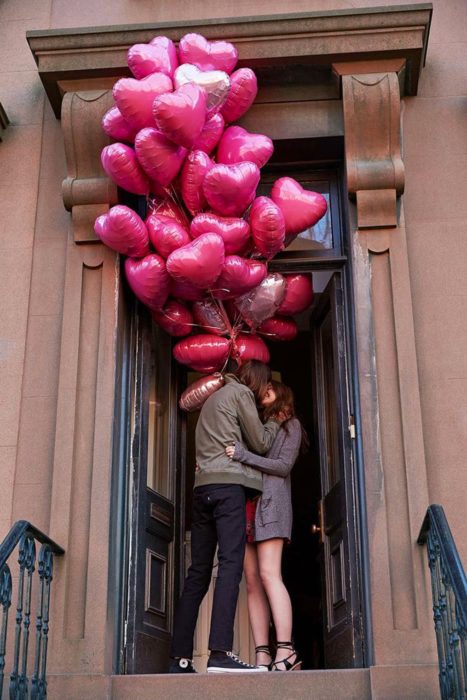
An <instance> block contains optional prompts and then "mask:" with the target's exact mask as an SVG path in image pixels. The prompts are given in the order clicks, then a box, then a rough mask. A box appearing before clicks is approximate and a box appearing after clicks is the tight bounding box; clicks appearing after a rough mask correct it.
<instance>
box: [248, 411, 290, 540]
mask: <svg viewBox="0 0 467 700" xmlns="http://www.w3.org/2000/svg"><path fill="white" fill-rule="evenodd" d="M287 429H288V432H287V430H286V429H285V428H284V427H281V428H280V429H279V432H278V433H277V436H276V439H275V440H274V442H273V444H272V447H271V449H270V450H269V452H268V453H267V456H266V457H260V456H259V455H257V454H254V453H253V452H249V451H248V450H247V449H246V448H245V447H244V446H243V445H242V444H240V443H236V444H235V459H236V460H239V461H240V462H243V463H244V464H248V465H250V466H252V467H254V468H255V469H258V470H259V471H261V472H263V494H262V496H261V497H260V499H259V501H258V504H257V508H256V520H255V531H256V533H255V541H256V542H262V541H263V540H270V539H272V538H275V537H283V538H285V539H290V536H291V533H292V496H291V490H290V472H291V471H292V467H293V465H294V464H295V461H296V459H297V457H298V453H299V451H300V443H301V440H302V427H301V425H300V423H299V421H298V420H297V419H296V418H292V419H291V420H289V421H288V423H287Z"/></svg>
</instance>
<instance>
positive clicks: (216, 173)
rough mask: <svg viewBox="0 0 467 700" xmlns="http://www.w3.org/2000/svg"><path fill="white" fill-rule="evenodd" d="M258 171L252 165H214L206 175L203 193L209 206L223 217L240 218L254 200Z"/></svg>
mask: <svg viewBox="0 0 467 700" xmlns="http://www.w3.org/2000/svg"><path fill="white" fill-rule="evenodd" d="M259 178H260V171H259V168H258V166H257V165H255V164H254V163H250V162H246V163H236V164H235V165H224V164H223V163H221V164H219V165H215V166H214V167H213V168H211V170H210V171H209V172H208V173H207V175H206V177H205V178H204V182H203V191H204V194H205V196H206V199H207V201H208V203H209V205H210V206H211V207H212V208H213V209H214V210H215V211H216V212H218V213H219V214H223V215H224V216H240V215H241V214H243V212H244V211H245V209H246V208H247V207H248V206H249V205H250V204H251V202H252V201H253V199H254V198H255V194H256V188H257V186H258V183H259Z"/></svg>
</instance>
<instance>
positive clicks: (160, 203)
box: [149, 197, 189, 229]
mask: <svg viewBox="0 0 467 700" xmlns="http://www.w3.org/2000/svg"><path fill="white" fill-rule="evenodd" d="M149 208H150V212H151V214H157V215H160V216H169V217H170V218H171V219H175V221H178V223H179V224H180V226H183V228H185V229H186V228H187V227H188V226H189V222H188V219H187V217H186V215H185V212H184V211H183V210H182V209H180V207H179V206H178V205H177V204H175V202H174V201H173V199H171V198H169V197H164V199H161V200H155V201H154V200H153V201H151V202H150V204H149Z"/></svg>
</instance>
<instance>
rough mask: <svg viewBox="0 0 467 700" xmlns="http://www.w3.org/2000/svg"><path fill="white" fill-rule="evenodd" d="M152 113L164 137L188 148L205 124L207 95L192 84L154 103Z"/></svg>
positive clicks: (161, 96) (161, 97) (158, 98)
mask: <svg viewBox="0 0 467 700" xmlns="http://www.w3.org/2000/svg"><path fill="white" fill-rule="evenodd" d="M152 113H153V116H154V119H155V122H156V125H157V127H158V129H159V131H161V132H162V133H163V134H164V136H166V137H167V138H168V139H170V140H171V141H173V142H174V143H176V144H178V145H179V146H183V147H184V148H191V147H192V146H193V144H194V142H195V141H196V139H197V138H198V137H199V135H200V134H201V132H202V130H203V126H204V123H205V121H206V95H205V93H204V90H203V89H202V88H200V87H198V86H197V85H194V84H193V83H187V85H182V86H181V87H179V88H178V89H177V90H175V92H169V93H166V94H164V95H160V96H159V97H157V98H156V99H155V100H154V103H153V108H152Z"/></svg>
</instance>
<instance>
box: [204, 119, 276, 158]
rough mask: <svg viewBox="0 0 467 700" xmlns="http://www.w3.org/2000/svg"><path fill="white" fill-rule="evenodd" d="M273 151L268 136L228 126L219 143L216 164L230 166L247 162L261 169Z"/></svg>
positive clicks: (239, 127)
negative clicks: (227, 164)
mask: <svg viewBox="0 0 467 700" xmlns="http://www.w3.org/2000/svg"><path fill="white" fill-rule="evenodd" d="M273 151H274V145H273V143H272V141H271V139H270V138H269V137H268V136H265V135H264V134H251V133H250V132H249V131H247V130H246V129H243V128H242V127H241V126H229V127H228V128H227V129H226V130H225V131H224V134H223V136H222V138H221V140H220V142H219V147H218V149H217V162H218V163H229V164H230V163H240V162H242V161H245V160H249V161H251V162H252V163H256V165H257V166H258V168H262V167H263V165H266V163H267V162H268V160H269V159H270V157H271V156H272V154H273Z"/></svg>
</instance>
